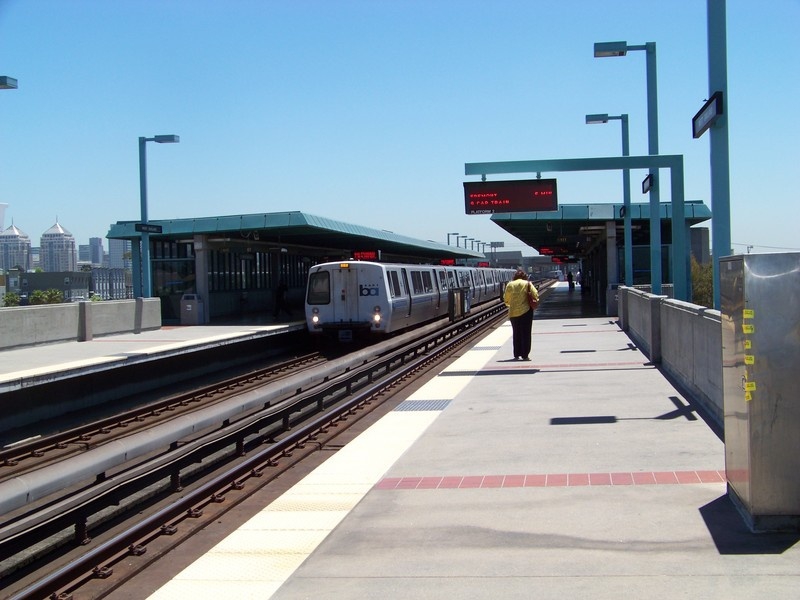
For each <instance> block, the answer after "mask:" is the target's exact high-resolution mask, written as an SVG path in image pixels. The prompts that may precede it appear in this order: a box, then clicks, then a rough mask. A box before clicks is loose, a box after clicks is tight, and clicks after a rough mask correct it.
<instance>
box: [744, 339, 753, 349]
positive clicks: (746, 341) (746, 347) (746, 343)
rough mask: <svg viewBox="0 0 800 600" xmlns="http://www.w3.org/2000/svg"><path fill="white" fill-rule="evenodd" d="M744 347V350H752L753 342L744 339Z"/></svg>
mask: <svg viewBox="0 0 800 600" xmlns="http://www.w3.org/2000/svg"><path fill="white" fill-rule="evenodd" d="M744 349H745V350H752V349H753V342H752V340H745V341H744Z"/></svg>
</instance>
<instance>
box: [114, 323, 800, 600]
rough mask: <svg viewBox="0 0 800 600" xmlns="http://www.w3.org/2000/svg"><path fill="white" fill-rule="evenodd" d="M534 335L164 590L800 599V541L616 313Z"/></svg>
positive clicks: (503, 347) (395, 418) (266, 512)
mask: <svg viewBox="0 0 800 600" xmlns="http://www.w3.org/2000/svg"><path fill="white" fill-rule="evenodd" d="M533 340H534V344H533V346H534V349H533V352H532V361H531V362H522V361H515V360H514V359H513V358H512V350H511V328H510V325H509V324H508V323H506V324H504V325H503V326H501V327H500V328H498V329H497V330H496V331H495V332H493V333H491V334H490V335H488V336H487V337H486V338H484V339H483V340H482V341H480V342H479V343H477V344H476V345H475V346H474V347H473V348H471V349H470V350H469V351H465V353H464V355H463V356H462V357H461V358H459V359H458V360H457V361H455V362H454V363H453V364H451V365H450V366H448V367H447V368H446V369H444V370H443V371H442V372H441V373H440V374H439V375H438V376H437V377H436V378H434V379H433V380H432V381H430V382H429V383H428V384H426V385H424V386H423V387H422V388H421V389H419V390H418V391H417V392H415V393H414V394H413V395H412V396H411V397H410V398H409V399H408V400H406V401H405V402H403V403H402V404H400V405H399V406H398V407H397V409H395V410H394V411H392V412H391V413H389V414H388V415H387V416H386V417H384V418H383V419H381V420H380V421H379V422H378V423H376V424H375V425H373V426H372V427H371V428H370V429H368V430H367V431H366V432H365V433H363V434H362V435H361V436H359V437H358V438H356V440H354V441H353V442H352V443H350V444H348V445H347V446H346V447H344V448H343V449H342V450H340V451H339V452H337V453H335V454H334V455H333V456H332V457H331V458H330V459H328V460H327V461H326V462H325V463H324V464H323V465H321V466H320V467H319V468H318V469H316V470H315V471H313V472H312V473H311V474H309V475H308V476H307V477H306V478H305V479H303V480H302V481H301V482H300V483H299V484H298V485H296V486H295V487H293V488H292V489H290V490H289V491H287V492H286V493H285V494H284V495H283V496H281V497H280V498H279V499H278V500H276V501H275V502H273V503H272V504H270V505H268V506H265V507H264V508H263V510H261V511H260V512H259V513H258V514H257V515H255V516H254V517H253V518H252V519H250V520H249V521H247V522H246V523H245V524H244V526H243V527H242V528H241V529H239V530H238V531H236V532H235V533H233V534H232V535H230V536H229V537H228V538H226V539H224V540H223V541H222V542H220V543H219V544H217V546H215V547H214V548H213V549H212V550H211V551H210V552H208V553H207V554H206V555H204V556H203V557H202V558H200V559H199V560H197V561H196V562H194V563H193V564H191V565H190V566H189V567H187V568H186V569H184V570H182V571H181V572H179V573H177V574H175V576H174V577H173V578H172V580H171V581H170V582H169V583H168V584H166V585H164V586H163V587H161V588H160V589H159V590H158V591H155V593H153V594H152V595H151V596H150V597H151V598H153V599H158V600H162V599H172V598H175V599H177V598H185V597H186V598H188V597H192V598H196V599H197V598H219V597H226V596H227V597H235V598H237V599H243V598H259V599H264V598H274V599H281V600H284V599H291V600H294V599H299V598H314V599H352V598H382V599H383V600H388V599H392V598H398V599H400V598H402V599H407V598H437V599H438V598H493V599H494V598H539V599H548V598H553V599H558V600H563V599H565V598H593V599H606V598H608V599H611V598H614V599H615V600H616V599H618V598H620V597H633V598H665V599H666V598H669V599H674V598H726V599H740V598H741V599H744V598H748V599H749V598H772V599H774V598H797V597H798V590H800V545H799V544H798V543H797V542H798V539H799V538H798V535H797V534H752V533H750V532H749V530H747V528H746V527H745V525H744V521H743V519H742V518H741V517H740V515H739V514H738V513H737V512H736V510H735V509H734V507H733V505H732V504H731V502H730V501H729V499H728V497H727V494H726V483H725V481H724V477H725V471H724V469H725V465H724V446H723V442H722V441H721V439H720V438H719V437H718V436H717V435H716V434H715V433H714V431H713V430H712V428H711V427H710V426H709V425H707V424H706V422H705V421H704V419H703V418H702V415H701V414H699V413H698V409H696V407H694V406H693V405H692V404H691V403H690V402H689V401H688V400H687V399H686V398H684V397H683V396H681V395H680V394H679V393H678V392H677V391H676V390H675V389H674V388H673V387H672V386H671V385H670V384H669V382H668V381H667V380H666V379H665V378H664V377H663V376H662V375H661V373H660V372H659V371H658V370H657V369H656V368H655V367H653V366H652V365H651V364H649V363H648V361H647V359H646V357H645V356H644V355H643V354H642V353H641V352H640V351H639V350H638V349H637V348H636V347H635V346H634V345H633V344H632V343H631V341H630V340H629V339H628V338H627V336H626V335H625V334H624V333H623V332H621V331H620V329H619V328H618V326H617V325H616V323H615V322H614V320H613V319H612V318H608V317H592V318H586V317H584V318H579V319H552V320H538V321H534V337H533ZM122 597H123V596H122V595H115V596H112V598H122Z"/></svg>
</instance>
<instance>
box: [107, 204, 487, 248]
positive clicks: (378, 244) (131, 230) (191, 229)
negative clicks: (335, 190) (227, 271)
mask: <svg viewBox="0 0 800 600" xmlns="http://www.w3.org/2000/svg"><path fill="white" fill-rule="evenodd" d="M138 223H139V221H118V222H117V223H116V224H114V225H112V226H111V228H110V229H109V232H108V234H107V235H106V237H107V238H109V239H127V240H138V239H139V238H140V237H141V235H142V234H141V233H140V232H139V231H136V225H137V224H138ZM148 225H155V226H160V227H161V233H151V234H150V237H151V239H169V240H181V239H183V240H187V241H189V240H191V239H192V238H193V236H195V235H206V236H208V241H209V243H220V244H221V245H228V246H234V245H239V244H251V245H252V244H253V243H254V242H258V243H259V244H265V245H276V246H278V245H280V246H288V245H290V246H299V247H313V248H319V249H321V250H330V251H332V252H334V251H337V252H341V251H343V250H350V251H356V250H361V251H366V250H380V251H381V253H382V254H384V255H385V254H390V255H397V256H403V257H417V258H420V259H440V258H453V257H457V258H483V257H484V255H483V254H482V253H480V252H473V251H470V250H467V249H465V248H458V247H454V246H449V245H447V244H441V243H438V242H433V241H430V240H418V239H414V238H411V237H407V236H404V235H399V234H396V233H394V232H391V231H386V230H383V229H372V228H370V227H363V226H361V225H352V224H350V223H343V222H341V221H334V220H333V219H327V218H325V217H318V216H315V215H310V214H307V213H303V212H299V211H291V212H278V213H260V214H250V215H229V216H221V217H195V218H188V219H169V220H150V221H148Z"/></svg>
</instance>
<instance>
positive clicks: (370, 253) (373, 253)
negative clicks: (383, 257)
mask: <svg viewBox="0 0 800 600" xmlns="http://www.w3.org/2000/svg"><path fill="white" fill-rule="evenodd" d="M353 259H354V260H380V253H379V252H378V251H377V250H356V251H355V252H353Z"/></svg>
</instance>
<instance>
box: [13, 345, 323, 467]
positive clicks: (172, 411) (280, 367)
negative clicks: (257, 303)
mask: <svg viewBox="0 0 800 600" xmlns="http://www.w3.org/2000/svg"><path fill="white" fill-rule="evenodd" d="M325 360H326V359H325V357H324V356H322V355H321V354H320V353H318V352H314V353H311V354H307V355H304V356H299V357H295V358H292V359H289V360H285V361H282V362H279V363H277V364H272V365H269V366H267V367H264V368H260V369H257V370H254V371H251V372H248V373H246V374H243V375H237V376H236V377H231V378H229V379H226V380H224V381H221V382H218V383H214V384H209V385H204V386H202V387H199V388H197V389H193V390H190V391H186V392H182V393H179V394H175V395H171V396H169V397H167V398H164V399H160V400H157V401H155V402H149V403H147V404H146V405H143V406H137V407H135V408H132V409H130V410H126V411H124V412H121V413H119V414H115V415H113V416H111V417H107V418H104V419H100V420H96V421H92V422H89V423H86V424H84V425H81V426H79V427H74V428H71V429H69V430H66V431H62V432H58V433H55V434H52V435H47V436H44V437H41V438H36V439H32V440H28V441H24V442H21V443H17V444H13V445H11V446H9V447H6V448H3V449H1V450H0V482H2V481H5V480H7V479H10V478H12V477H17V476H19V475H22V474H24V473H26V472H29V471H33V470H36V469H39V468H42V467H43V466H46V465H48V464H51V463H53V462H56V461H60V460H64V459H66V458H68V457H70V456H73V455H75V454H79V453H81V452H85V451H87V450H91V449H92V448H96V447H98V446H100V445H101V444H104V443H108V442H109V441H112V440H114V439H116V438H118V437H120V436H123V435H131V434H132V433H134V432H135V431H139V430H141V429H146V428H148V427H152V426H153V425H154V424H157V423H160V422H163V421H166V420H169V419H173V418H175V417H178V416H181V415H185V414H190V413H191V412H193V411H195V410H198V409H199V408H203V407H205V406H209V405H211V404H214V403H217V402H221V401H223V400H225V399H226V398H228V397H230V396H231V395H233V394H236V393H241V392H243V391H246V390H248V389H253V388H255V387H258V386H263V385H267V384H269V383H272V382H274V381H276V380H277V379H279V378H281V377H286V376H288V375H290V374H293V373H297V372H299V371H302V370H304V369H308V368H311V367H313V366H314V365H316V364H320V363H322V362H324V361H325Z"/></svg>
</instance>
